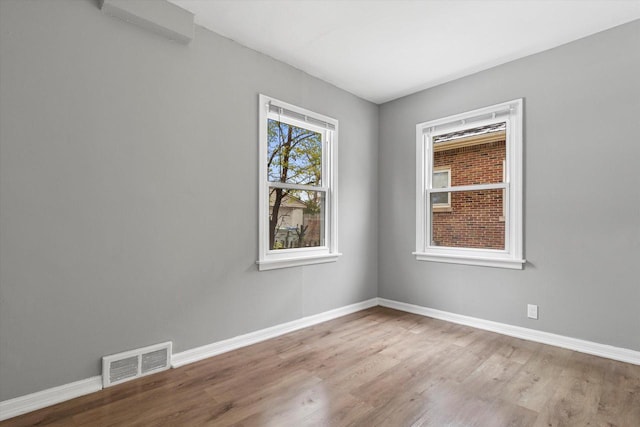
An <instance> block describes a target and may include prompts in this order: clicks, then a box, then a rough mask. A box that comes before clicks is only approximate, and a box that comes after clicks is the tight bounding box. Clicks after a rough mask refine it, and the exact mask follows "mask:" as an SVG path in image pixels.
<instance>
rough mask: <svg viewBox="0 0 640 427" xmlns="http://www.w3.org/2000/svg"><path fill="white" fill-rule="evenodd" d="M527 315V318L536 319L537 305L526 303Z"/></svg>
mask: <svg viewBox="0 0 640 427" xmlns="http://www.w3.org/2000/svg"><path fill="white" fill-rule="evenodd" d="M527 317H528V318H529V319H538V306H537V305H535V304H527Z"/></svg>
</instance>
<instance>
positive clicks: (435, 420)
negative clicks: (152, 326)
mask: <svg viewBox="0 0 640 427" xmlns="http://www.w3.org/2000/svg"><path fill="white" fill-rule="evenodd" d="M203 425H206V426H231V425H237V426H279V427H280V426H367V427H368V426H437V427H441V426H489V427H494V426H533V427H542V426H544V427H549V426H553V427H555V426H619V427H638V426H640V366H635V365H630V364H625V363H621V362H615V361H612V360H608V359H603V358H599V357H595V356H589V355H585V354H581V353H576V352H573V351H570V350H565V349H561V348H557V347H551V346H547V345H543V344H537V343H533V342H529V341H523V340H519V339H516V338H510V337H506V336H502V335H499V334H495V333H491V332H486V331H481V330H477V329H473V328H470V327H466V326H461V325H456V324H453V323H448V322H444V321H441V320H436V319H431V318H427V317H422V316H417V315H413V314H408V313H403V312H400V311H395V310H391V309H387V308H383V307H374V308H371V309H368V310H364V311H361V312H358V313H354V314H352V315H349V316H345V317H342V318H339V319H335V320H332V321H329V322H326V323H322V324H319V325H316V326H313V327H310V328H306V329H303V330H300V331H296V332H293V333H290V334H287V335H284V336H281V337H278V338H274V339H271V340H269V341H265V342H262V343H258V344H255V345H252V346H250V347H245V348H242V349H239V350H236V351H233V352H229V353H225V354H222V355H220V356H217V357H213V358H210V359H207V360H203V361H201V362H198V363H194V364H191V365H187V366H184V367H182V368H178V369H172V370H169V371H165V372H162V373H159V374H155V375H152V376H149V377H145V378H141V379H139V380H136V381H132V382H128V383H124V384H121V385H118V386H114V387H111V388H108V389H105V390H103V391H100V392H97V393H94V394H91V395H87V396H83V397H80V398H77V399H74V400H71V401H68V402H64V403H61V404H59V405H56V406H52V407H49V408H45V409H42V410H40V411H36V412H32V413H30V414H26V415H23V416H20V417H16V418H13V419H10V420H6V421H4V422H2V423H0V426H2V427H14V426H203Z"/></svg>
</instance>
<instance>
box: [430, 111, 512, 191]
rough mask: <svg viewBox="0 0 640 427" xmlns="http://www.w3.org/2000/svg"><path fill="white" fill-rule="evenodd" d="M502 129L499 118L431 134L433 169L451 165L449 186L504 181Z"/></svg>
mask: <svg viewBox="0 0 640 427" xmlns="http://www.w3.org/2000/svg"><path fill="white" fill-rule="evenodd" d="M505 129H506V123H504V122H502V123H496V124H493V125H490V126H483V127H478V128H474V129H469V130H465V131H460V132H452V133H449V134H445V135H439V136H436V137H434V138H433V167H434V169H437V168H438V167H443V166H446V167H448V168H451V186H452V187H455V186H460V185H473V184H493V183H497V182H504V161H505V158H506V152H507V151H506V144H505V141H506V130H505ZM434 187H435V188H437V187H436V186H435V174H434Z"/></svg>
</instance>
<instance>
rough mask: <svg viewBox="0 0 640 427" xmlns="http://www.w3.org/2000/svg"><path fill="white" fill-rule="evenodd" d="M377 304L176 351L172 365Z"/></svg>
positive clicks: (350, 307)
mask: <svg viewBox="0 0 640 427" xmlns="http://www.w3.org/2000/svg"><path fill="white" fill-rule="evenodd" d="M376 305H378V298H372V299H370V300H366V301H362V302H358V303H355V304H351V305H347V306H344V307H340V308H336V309H334V310H329V311H325V312H323V313H319V314H315V315H313V316H307V317H302V318H300V319H297V320H292V321H291V322H287V323H281V324H280V325H276V326H272V327H270V328H266V329H261V330H259V331H255V332H250V333H248V334H244V335H239V336H237V337H233V338H229V339H226V340H224V341H218V342H215V343H213V344H207V345H204V346H202V347H197V348H194V349H191V350H187V351H183V352H180V353H174V355H173V357H172V358H171V366H172V367H173V368H178V367H180V366H184V365H187V364H189V363H193V362H197V361H199V360H203V359H206V358H208V357H212V356H216V355H218V354H222V353H226V352H228V351H231V350H235V349H238V348H241V347H246V346H248V345H251V344H255V343H258V342H260V341H264V340H268V339H270V338H275V337H278V336H280V335H284V334H287V333H289V332H293V331H296V330H298V329H302V328H306V327H308V326H313V325H317V324H318V323H322V322H326V321H327V320H332V319H335V318H337V317H342V316H346V315H347V314H351V313H355V312H357V311H361V310H364V309H367V308H370V307H375V306H376Z"/></svg>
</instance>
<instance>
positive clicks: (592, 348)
mask: <svg viewBox="0 0 640 427" xmlns="http://www.w3.org/2000/svg"><path fill="white" fill-rule="evenodd" d="M378 304H379V305H381V306H383V307H388V308H393V309H396V310H401V311H406V312H407V313H413V314H419V315H421V316H426V317H433V318H434V319H440V320H446V321H448V322H452V323H458V324H460V325H466V326H471V327H474V328H478V329H483V330H485V331H491V332H497V333H499V334H502V335H508V336H511V337H515V338H522V339H524V340H527V341H535V342H539V343H542V344H549V345H553V346H556V347H562V348H566V349H569V350H575V351H578V352H581V353H587V354H592V355H594V356H600V357H606V358H607V359H613V360H618V361H620V362H626V363H632V364H634V365H640V351H635V350H629V349H626V348H620V347H614V346H611V345H607V344H599V343H595V342H592V341H585V340H581V339H577V338H571V337H566V336H564V335H557V334H552V333H549V332H543V331H538V330H535V329H529V328H523V327H521V326H513V325H508V324H506V323H499V322H493V321H491V320H484V319H478V318H476V317H470V316H463V315H461V314H455V313H450V312H447V311H441V310H436V309H433V308H428V307H423V306H419V305H414V304H407V303H405V302H399V301H393V300H388V299H385V298H378Z"/></svg>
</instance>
